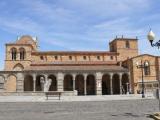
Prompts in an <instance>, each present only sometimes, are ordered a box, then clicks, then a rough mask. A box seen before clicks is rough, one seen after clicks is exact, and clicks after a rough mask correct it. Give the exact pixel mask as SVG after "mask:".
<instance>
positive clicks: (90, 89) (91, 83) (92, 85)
mask: <svg viewBox="0 0 160 120" xmlns="http://www.w3.org/2000/svg"><path fill="white" fill-rule="evenodd" d="M86 87H87V89H86V90H87V95H96V81H95V76H94V75H92V74H89V75H88V76H87V81H86Z"/></svg>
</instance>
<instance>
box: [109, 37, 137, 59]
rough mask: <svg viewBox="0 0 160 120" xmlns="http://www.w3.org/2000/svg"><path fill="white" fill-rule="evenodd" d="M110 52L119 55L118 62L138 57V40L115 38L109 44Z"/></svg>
mask: <svg viewBox="0 0 160 120" xmlns="http://www.w3.org/2000/svg"><path fill="white" fill-rule="evenodd" d="M109 46H110V51H111V52H117V53H119V56H117V60H118V61H124V60H126V59H129V58H132V57H135V56H137V55H138V39H137V38H123V36H122V37H121V38H115V39H114V40H113V41H111V42H110V43H109Z"/></svg>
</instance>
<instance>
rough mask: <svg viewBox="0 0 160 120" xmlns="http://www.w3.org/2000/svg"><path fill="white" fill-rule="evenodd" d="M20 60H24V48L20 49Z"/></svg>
mask: <svg viewBox="0 0 160 120" xmlns="http://www.w3.org/2000/svg"><path fill="white" fill-rule="evenodd" d="M19 51H20V60H24V58H25V49H24V48H20V50H19Z"/></svg>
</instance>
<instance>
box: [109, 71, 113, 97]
mask: <svg viewBox="0 0 160 120" xmlns="http://www.w3.org/2000/svg"><path fill="white" fill-rule="evenodd" d="M112 77H113V74H112V73H110V94H111V95H113V87H112Z"/></svg>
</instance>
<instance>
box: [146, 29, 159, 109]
mask: <svg viewBox="0 0 160 120" xmlns="http://www.w3.org/2000/svg"><path fill="white" fill-rule="evenodd" d="M147 38H148V40H149V42H150V44H151V46H152V47H158V49H159V48H160V40H158V41H157V42H155V43H153V41H154V39H155V34H154V33H153V32H152V30H151V29H150V31H149V33H148V35H147ZM158 78H159V76H158ZM159 93H160V79H158V96H157V97H158V99H159V111H160V96H159Z"/></svg>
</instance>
